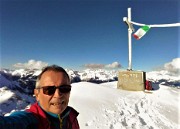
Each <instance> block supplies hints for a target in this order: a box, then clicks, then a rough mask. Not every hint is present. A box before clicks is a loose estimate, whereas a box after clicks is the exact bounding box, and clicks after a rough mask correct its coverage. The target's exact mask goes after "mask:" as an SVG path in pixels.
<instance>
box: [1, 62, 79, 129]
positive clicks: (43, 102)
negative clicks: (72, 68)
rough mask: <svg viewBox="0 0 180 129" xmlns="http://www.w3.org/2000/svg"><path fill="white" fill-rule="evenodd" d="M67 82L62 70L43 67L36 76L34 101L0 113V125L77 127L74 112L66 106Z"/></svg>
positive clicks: (15, 127) (33, 128) (3, 128)
mask: <svg viewBox="0 0 180 129" xmlns="http://www.w3.org/2000/svg"><path fill="white" fill-rule="evenodd" d="M70 91H71V85H70V78H69V76H68V74H67V73H66V71H65V70H64V69H63V68H62V67H59V66H57V65H52V66H47V67H45V68H44V69H43V70H42V72H41V73H40V75H39V76H38V77H37V82H36V88H35V90H34V94H35V96H36V100H37V102H36V103H35V104H33V105H31V107H30V109H27V110H25V111H20V112H15V113H13V114H12V115H10V116H8V117H0V129H79V124H78V121H77V116H78V112H77V111H76V110H75V109H73V108H72V107H69V106H68V102H69V97H70Z"/></svg>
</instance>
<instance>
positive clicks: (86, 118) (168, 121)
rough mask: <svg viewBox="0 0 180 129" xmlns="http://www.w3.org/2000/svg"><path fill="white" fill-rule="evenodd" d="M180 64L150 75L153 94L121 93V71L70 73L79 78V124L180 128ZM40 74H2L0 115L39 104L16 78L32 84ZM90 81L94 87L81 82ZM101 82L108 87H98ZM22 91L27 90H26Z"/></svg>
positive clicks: (94, 128) (75, 99)
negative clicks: (118, 83)
mask: <svg viewBox="0 0 180 129" xmlns="http://www.w3.org/2000/svg"><path fill="white" fill-rule="evenodd" d="M179 61H180V58H177V59H175V60H173V61H172V62H170V63H167V64H165V66H164V68H165V69H164V70H161V71H151V72H148V73H146V78H147V79H148V80H151V81H152V82H153V83H152V86H153V89H154V90H153V91H126V90H122V89H117V81H115V80H116V79H117V75H118V71H106V70H103V69H97V70H90V69H86V70H84V71H73V70H67V72H68V74H69V75H70V77H71V78H76V81H75V82H76V83H72V91H71V95H70V102H69V105H70V106H72V107H74V108H75V109H76V110H77V111H78V112H79V113H80V114H79V116H78V121H79V124H80V127H81V129H141V128H142V129H178V128H180V121H179V120H180V108H179V101H180V96H179V94H180V75H179V73H178V72H177V71H179V64H178V63H177V62H179ZM177 65H178V66H177ZM40 71H41V70H36V71H33V70H31V71H27V70H24V69H20V70H15V71H10V72H8V71H4V72H3V71H1V73H0V98H1V99H0V115H9V114H10V113H12V112H14V111H18V110H23V109H25V108H27V107H29V105H30V104H31V103H34V102H35V98H34V97H33V96H32V95H28V94H27V93H26V92H22V91H20V90H19V89H20V88H15V87H18V86H21V85H20V84H19V83H18V80H13V79H12V78H13V77H12V76H18V75H19V76H20V78H19V79H20V80H22V81H24V82H28V81H32V80H33V79H35V76H37V75H38V74H39V73H40ZM21 77H22V78H21ZM23 78H24V80H23ZM115 78H116V79H115ZM89 80H91V81H92V82H93V83H91V82H79V81H89ZM108 81H111V82H108ZM77 82H78V83H77ZM99 82H104V83H101V84H97V83H99ZM23 84H24V83H23ZM30 84H31V83H30ZM27 86H29V85H28V83H27ZM12 87H13V88H12ZM22 88H23V89H25V88H26V86H25V85H24V86H23V87H22Z"/></svg>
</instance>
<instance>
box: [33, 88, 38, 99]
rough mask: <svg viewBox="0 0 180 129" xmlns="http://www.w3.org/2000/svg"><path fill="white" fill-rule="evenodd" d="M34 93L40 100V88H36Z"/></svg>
mask: <svg viewBox="0 0 180 129" xmlns="http://www.w3.org/2000/svg"><path fill="white" fill-rule="evenodd" d="M34 95H35V96H36V100H37V101H39V89H34Z"/></svg>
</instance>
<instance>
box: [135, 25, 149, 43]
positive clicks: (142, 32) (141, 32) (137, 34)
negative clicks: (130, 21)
mask: <svg viewBox="0 0 180 129" xmlns="http://www.w3.org/2000/svg"><path fill="white" fill-rule="evenodd" d="M149 29H150V27H149V26H147V25H145V26H143V27H141V28H139V29H138V30H137V31H136V32H135V33H134V34H133V36H134V37H135V38H136V39H137V40H139V39H140V38H142V37H143V36H144V35H145V34H146V33H147V32H148V31H149Z"/></svg>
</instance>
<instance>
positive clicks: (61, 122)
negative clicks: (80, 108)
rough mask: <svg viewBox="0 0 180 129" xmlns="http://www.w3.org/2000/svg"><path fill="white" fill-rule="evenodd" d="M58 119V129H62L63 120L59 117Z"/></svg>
mask: <svg viewBox="0 0 180 129" xmlns="http://www.w3.org/2000/svg"><path fill="white" fill-rule="evenodd" d="M58 118H59V122H60V125H59V127H60V129H63V128H62V127H63V118H61V117H60V115H58Z"/></svg>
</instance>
